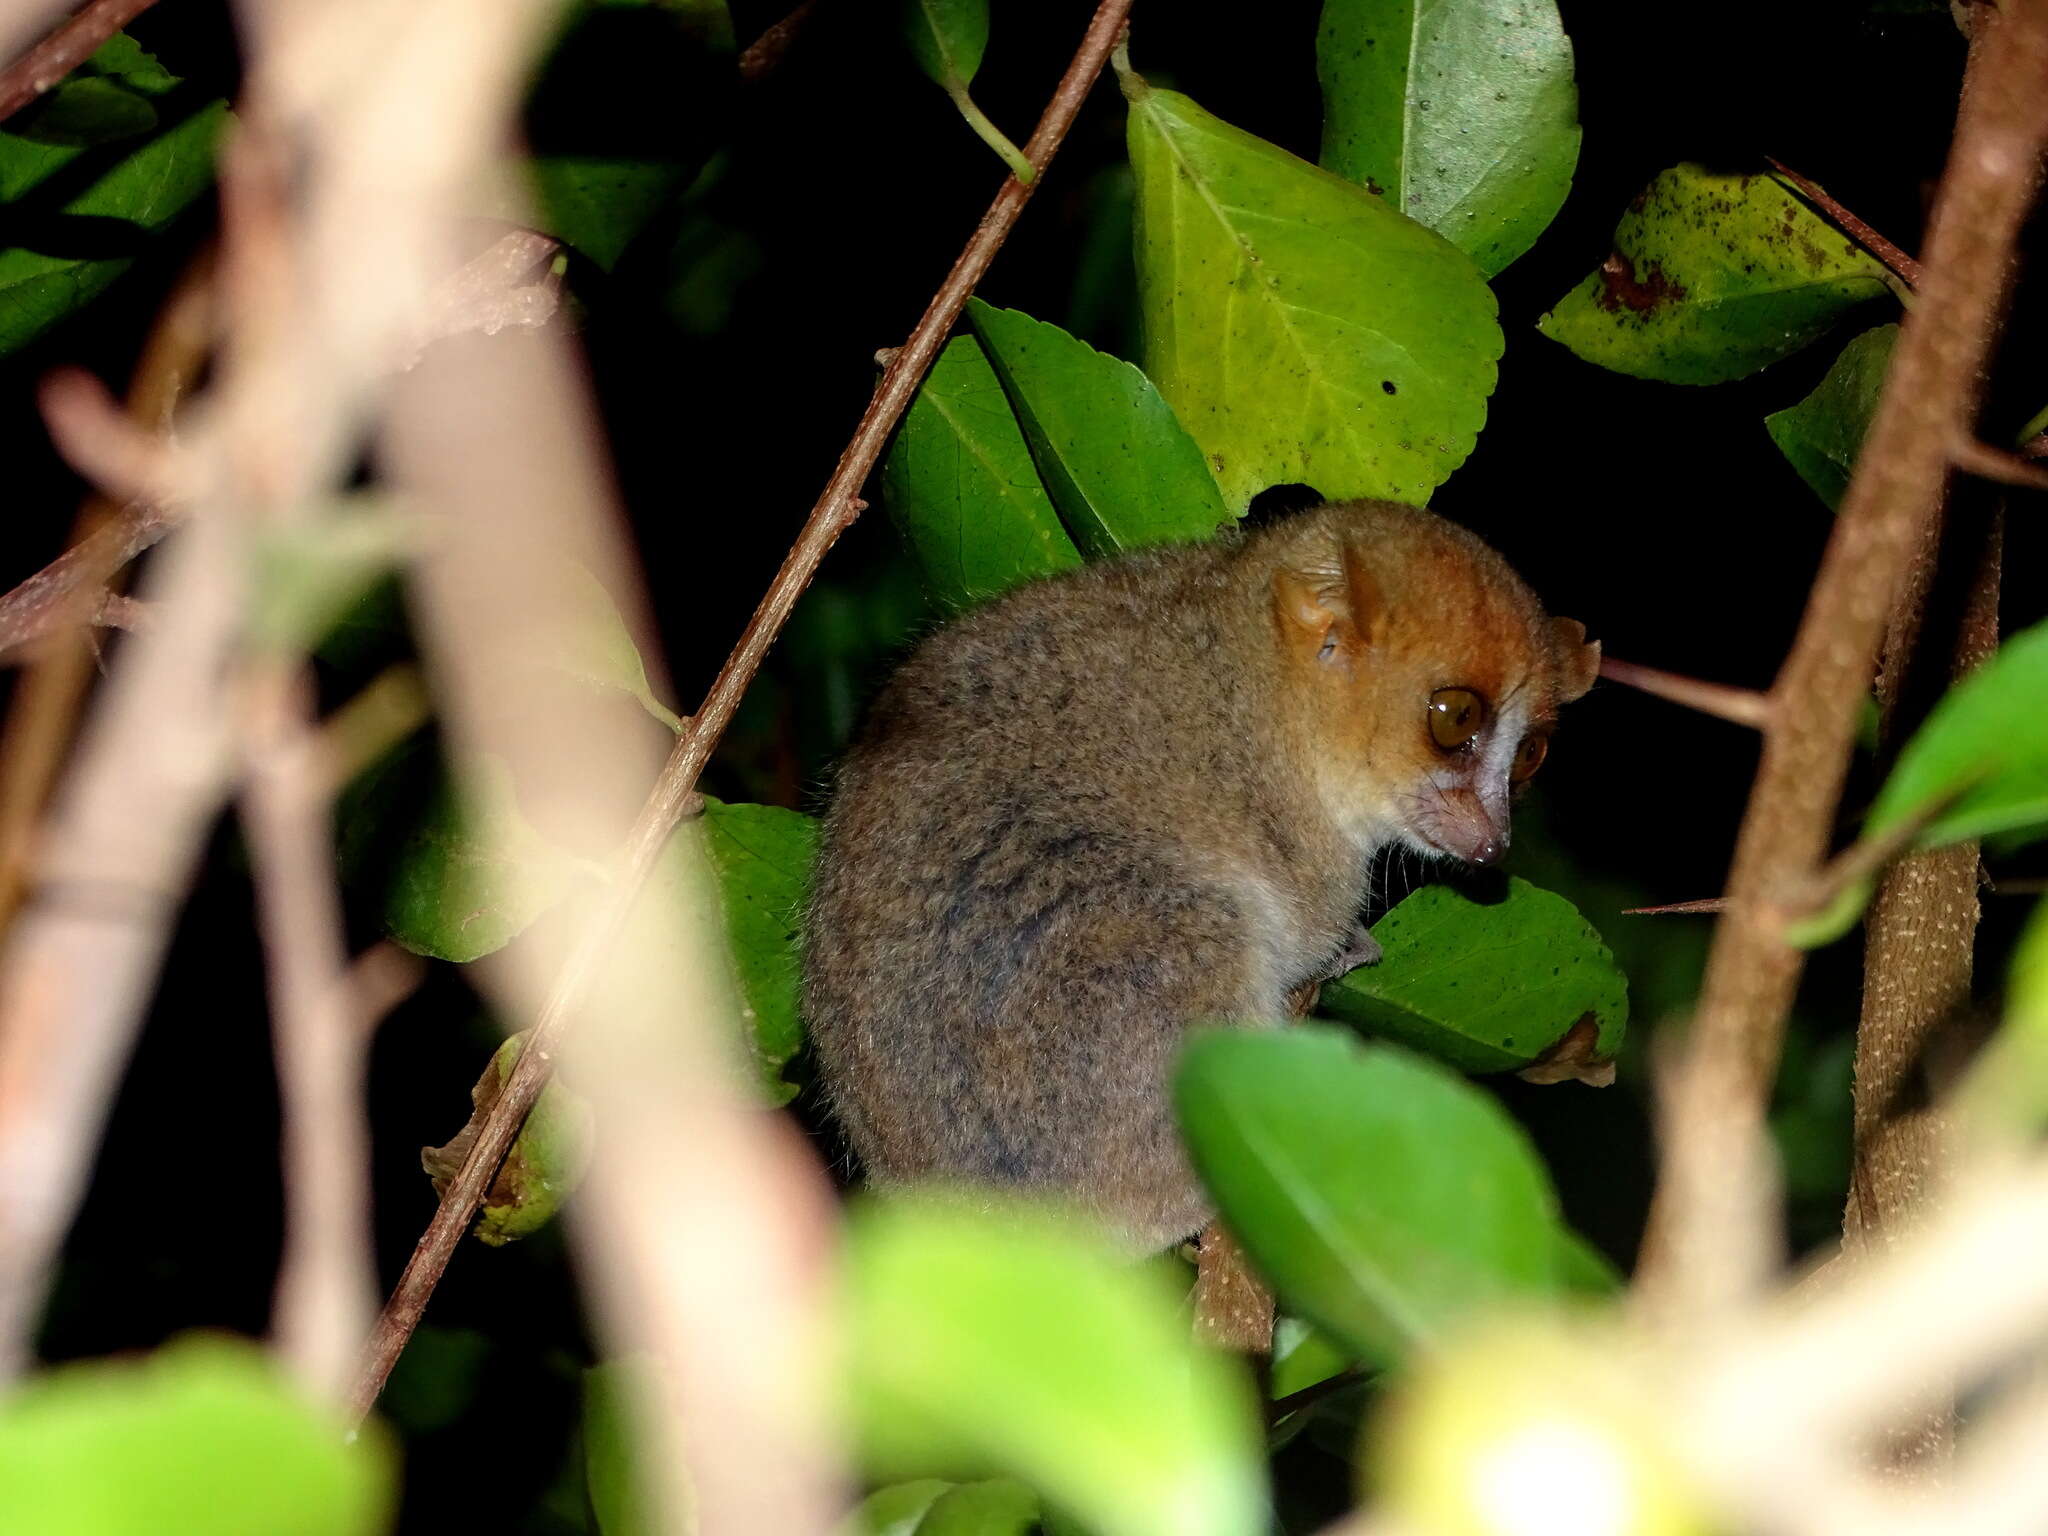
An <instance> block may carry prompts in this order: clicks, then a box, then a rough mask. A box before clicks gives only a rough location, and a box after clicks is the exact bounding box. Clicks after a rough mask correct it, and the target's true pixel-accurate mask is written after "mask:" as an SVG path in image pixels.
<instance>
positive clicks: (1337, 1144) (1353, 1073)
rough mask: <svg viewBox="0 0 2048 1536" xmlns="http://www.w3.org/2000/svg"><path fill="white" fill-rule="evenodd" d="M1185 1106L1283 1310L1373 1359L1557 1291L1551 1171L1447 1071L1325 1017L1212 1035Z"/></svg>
mask: <svg viewBox="0 0 2048 1536" xmlns="http://www.w3.org/2000/svg"><path fill="white" fill-rule="evenodd" d="M1174 1097H1175V1102H1176V1104H1177V1106H1178V1108H1179V1111H1180V1122H1181V1129H1182V1132H1183V1134H1184V1135H1185V1137H1186V1138H1187V1143H1188V1150H1189V1152H1190V1154H1191V1155H1192V1157H1193V1159H1194V1163H1195V1167H1196V1169H1197V1170H1198V1171H1199V1172H1200V1173H1201V1175H1202V1180H1203V1183H1204V1184H1206V1185H1207V1186H1208V1189H1209V1191H1210V1193H1211V1194H1212V1195H1214V1196H1215V1198H1216V1203H1217V1205H1218V1207H1219V1208H1220V1209H1221V1212H1222V1216H1223V1219H1224V1221H1225V1222H1226V1223H1227V1224H1228V1225H1229V1227H1230V1229H1231V1231H1233V1232H1235V1233H1236V1234H1237V1236H1238V1238H1239V1239H1240V1240H1241V1241H1242V1242H1243V1243H1244V1244H1245V1246H1246V1248H1247V1249H1248V1250H1249V1251H1250V1252H1251V1255H1252V1257H1253V1258H1254V1259H1255V1260H1256V1261H1257V1263H1258V1266H1259V1269H1260V1271H1261V1272H1262V1273H1263V1274H1264V1275H1265V1276H1266V1277H1267V1278H1268V1279H1269V1280H1271V1281H1272V1283H1273V1287H1274V1289H1275V1291H1276V1292H1278V1294H1279V1296H1280V1298H1281V1300H1282V1302H1283V1303H1284V1304H1285V1305H1286V1306H1287V1308H1288V1310H1289V1311H1292V1312H1297V1313H1299V1314H1300V1315H1301V1316H1303V1317H1305V1318H1307V1319H1308V1320H1309V1321H1311V1322H1313V1323H1315V1324H1316V1325H1317V1326H1318V1327H1321V1328H1324V1329H1326V1330H1328V1331H1329V1332H1330V1333H1331V1334H1332V1335H1334V1336H1335V1337H1336V1338H1337V1339H1339V1340H1340V1341H1342V1342H1343V1343H1344V1344H1346V1345H1348V1346H1350V1347H1351V1348H1352V1349H1354V1350H1356V1351H1357V1352H1358V1353H1359V1355H1360V1356H1361V1357H1362V1358H1363V1359H1365V1360H1366V1361H1368V1362H1371V1363H1374V1364H1385V1363H1387V1362H1389V1361H1391V1360H1393V1359H1395V1358H1397V1357H1398V1356H1399V1355H1401V1354H1402V1353H1403V1352H1404V1351H1406V1350H1407V1349H1408V1348H1410V1347H1411V1346H1413V1345H1416V1344H1419V1343H1427V1342H1429V1341H1431V1340H1434V1339H1437V1338H1438V1337H1440V1336H1441V1335H1442V1334H1443V1332H1444V1331H1445V1330H1446V1329H1447V1328H1448V1327H1450V1326H1451V1325H1452V1324H1454V1323H1455V1322H1456V1321H1457V1320H1458V1319H1459V1318H1460V1317H1462V1316H1464V1315H1465V1314H1467V1313H1470V1312H1472V1311H1474V1310H1475V1309H1479V1308H1483V1307H1487V1306H1492V1305H1497V1304H1500V1303H1504V1302H1507V1301H1509V1300H1511V1299H1513V1298H1515V1297H1517V1296H1527V1295H1531V1294H1537V1295H1542V1294H1549V1293H1552V1292H1554V1291H1555V1290H1556V1289H1557V1288H1558V1285H1559V1276H1558V1268H1559V1259H1560V1248H1561V1244H1560V1241H1559V1238H1558V1235H1557V1234H1558V1220H1557V1207H1556V1201H1555V1198H1554V1196H1553V1195H1552V1193H1551V1189H1550V1181H1549V1179H1548V1178H1547V1177H1546V1175H1545V1173H1544V1171H1543V1165H1542V1163H1541V1162H1540V1161H1539V1160H1538V1158H1537V1156H1536V1153H1535V1151H1534V1149H1533V1148H1531V1147H1530V1145H1529V1143H1528V1140H1527V1138H1526V1137H1525V1136H1524V1135H1523V1134H1522V1131H1521V1129H1520V1127H1518V1126H1517V1125H1516V1124H1515V1123H1514V1121H1513V1120H1511V1119H1510V1118H1509V1117H1508V1115H1507V1114H1506V1112H1505V1111H1503V1110H1502V1109H1501V1107H1500V1106H1499V1105H1498V1104H1497V1103H1495V1102H1494V1100H1493V1099H1492V1098H1491V1097H1489V1096H1488V1095H1487V1094H1485V1093H1483V1092H1481V1091H1480V1090H1479V1089H1477V1088H1475V1087H1473V1086H1472V1085H1471V1084H1470V1083H1468V1082H1466V1081H1464V1080H1463V1079H1462V1078H1460V1077H1458V1076H1456V1075H1455V1074H1454V1073H1452V1072H1450V1071H1449V1070H1448V1069H1446V1068H1443V1067H1440V1066H1437V1065H1436V1064H1434V1063H1432V1062H1429V1061H1425V1060H1423V1059H1422V1058H1420V1057H1417V1056H1412V1055H1410V1054H1409V1053H1408V1052H1406V1051H1403V1050H1400V1049H1398V1048H1395V1047H1392V1046H1384V1045H1365V1044H1362V1043H1360V1042H1359V1041H1358V1040H1357V1039H1355V1038H1354V1037H1352V1036H1350V1035H1348V1034H1346V1033H1344V1032H1342V1031H1340V1030H1333V1029H1323V1028H1317V1027H1314V1026H1310V1025H1302V1026H1298V1027H1296V1028H1292V1029H1286V1030H1254V1029H1230V1030H1204V1031H1200V1032H1197V1033H1196V1034H1195V1035H1194V1036H1193V1038H1192V1039H1191V1040H1190V1042H1189V1044H1188V1046H1187V1047H1186V1049H1185V1050H1184V1051H1183V1052H1182V1056H1181V1065H1180V1070H1179V1072H1178V1073H1177V1074H1176V1076H1175V1080H1174Z"/></svg>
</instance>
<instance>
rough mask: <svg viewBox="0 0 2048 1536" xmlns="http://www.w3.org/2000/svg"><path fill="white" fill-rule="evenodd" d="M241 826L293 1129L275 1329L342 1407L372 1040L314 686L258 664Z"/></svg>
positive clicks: (360, 1306)
mask: <svg viewBox="0 0 2048 1536" xmlns="http://www.w3.org/2000/svg"><path fill="white" fill-rule="evenodd" d="M249 671H250V676H249V677H248V679H247V689H246V691H247V693H248V701H247V708H246V711H245V715H246V719H245V722H244V745H243V764H244V769H245V774H246V777H245V781H244V789H243V793H242V825H243V827H244V829H245V830H246V832H247V834H248V841H249V862H250V868H251V873H252V875H253V878H254V880H255V885H256V909H257V918H258V926H259V928H260V929H261V932H262V937H263V957H264V970H265V974H266V976H267V978H268V984H269V985H268V991H269V997H270V1017H271V1030H272V1033H273V1036H274V1049H275V1052H276V1056H277V1084H278V1098H279V1104H280V1109H281V1113H282V1118H283V1127H284V1187H285V1241H284V1254H283V1257H282V1258H281V1260H280V1261H279V1265H278V1275H277V1296H276V1302H275V1305H274V1307H273V1316H272V1325H271V1326H272V1332H273V1333H274V1334H275V1335H276V1338H277V1343H278V1347H279V1349H280V1351H281V1352H282V1354H283V1356H284V1359H285V1361H286V1362H287V1363H288V1364H289V1365H290V1367H291V1369H292V1372H293V1374H294V1375H295V1376H296V1377H297V1378H298V1381H299V1384H300V1385H301V1387H303V1388H304V1389H305V1391H306V1392H307V1393H308V1395H309V1396H311V1397H313V1398H314V1399H315V1400H317V1401H339V1400H340V1399H341V1397H342V1395H343V1394H344V1393H345V1392H346V1391H347V1390H348V1385H349V1380H350V1367H351V1365H352V1363H353V1360H354V1357H355V1352H356V1350H357V1348H358V1347H359V1346H360V1344H361V1342H362V1337H363V1334H364V1332H365V1330H366V1329H367V1328H368V1325H369V1321H370V1316H371V1313H372V1311H373V1310H374V1309H375V1307H376V1299H377V1277H376V1272H375V1270H374V1269H373V1268H372V1267H371V1258H370V1256H371V1254H372V1252H373V1251H374V1248H373V1245H372V1243H371V1240H370V1172H369V1166H370V1128H369V1124H368V1122H367V1120H366V1118H365V1114H364V1110H363V1102H362V1099H363V1078H364V1072H365V1066H364V1052H365V1050H366V1049H367V1047H368V1043H369V1042H368V1036H367V1032H366V1031H365V1030H364V1028H363V1027H362V1021H361V1019H360V1018H359V1017H358V1016H357V1012H356V1005H357V1003H358V1001H359V999H360V997H361V995H362V994H361V992H360V991H359V989H358V987H357V985H356V984H355V978H354V976H353V974H352V972H351V970H350V967H349V961H348V952H347V950H346V948H345V947H344V941H343V932H344V929H343V921H342V912H341V890H340V887H339V885H338V883H337V880H336V876H335V870H334V841H333V837H332V834H331V833H330V831H329V825H328V822H329V816H330V814H331V808H330V801H329V797H328V784H329V775H328V773H327V771H326V758H325V754H324V753H323V752H322V750H321V737H320V733H319V731H318V729H317V728H316V727H315V725H314V723H313V718H312V689H311V679H310V678H309V677H307V676H306V675H305V674H304V671H303V669H302V668H301V667H299V666H297V665H295V664H292V663H290V662H279V661H263V662H257V663H254V664H252V666H251V667H250V669H249Z"/></svg>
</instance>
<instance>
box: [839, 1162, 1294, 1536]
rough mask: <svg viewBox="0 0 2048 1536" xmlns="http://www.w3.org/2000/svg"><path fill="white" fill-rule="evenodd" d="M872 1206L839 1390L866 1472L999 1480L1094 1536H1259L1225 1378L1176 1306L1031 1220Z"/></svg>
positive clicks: (1234, 1383)
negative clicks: (1025, 1488) (998, 1475)
mask: <svg viewBox="0 0 2048 1536" xmlns="http://www.w3.org/2000/svg"><path fill="white" fill-rule="evenodd" d="M977 1204H978V1205H981V1206H982V1207H983V1208H981V1209H972V1210H971V1209H969V1208H967V1207H966V1206H965V1205H961V1206H957V1207H956V1206H948V1205H942V1204H937V1203H926V1202H921V1201H920V1202H907V1203H896V1204H887V1205H870V1206H868V1207H867V1208H865V1209H863V1210H861V1211H859V1212H858V1213H857V1214H856V1215H855V1217H854V1219H853V1221H852V1223H851V1226H850V1230H849V1232H848V1237H847V1244H846V1253H845V1274H846V1283H847V1317H846V1321H845V1334H846V1341H847V1356H846V1364H847V1373H848V1374H847V1383H848V1389H849V1408H850V1411H851V1422H852V1424H853V1427H854V1430H855V1432H856V1436H857V1439H858V1441H859V1443H860V1446H861V1449H862V1453H863V1456H864V1459H865V1461H866V1463H867V1465H868V1466H869V1468H870V1469H871V1470H873V1471H875V1472H877V1473H879V1474H880V1475H882V1476H885V1477H912V1476H931V1475H935V1474H936V1475H953V1474H959V1473H971V1472H985V1471H999V1472H1003V1473H1007V1474H1010V1475H1013V1476H1015V1477H1018V1478H1021V1479H1023V1480H1024V1481H1025V1482H1026V1483H1028V1484H1030V1485H1031V1486H1032V1487H1034V1488H1035V1489H1037V1490H1038V1491H1039V1492H1040V1493H1042V1494H1043V1495H1044V1496H1045V1497H1046V1498H1048V1499H1049V1500H1052V1501H1053V1502H1055V1503H1057V1504H1059V1505H1060V1506H1062V1507H1063V1508H1065V1509H1067V1510H1070V1511H1072V1513H1073V1514H1074V1515H1075V1516H1076V1517H1077V1518H1078V1519H1079V1520H1080V1521H1081V1522H1082V1523H1083V1524H1084V1525H1085V1526H1087V1527H1088V1528H1089V1529H1090V1530H1091V1531H1093V1532H1095V1533H1097V1536H1251V1533H1253V1532H1258V1531H1263V1530H1264V1529H1265V1528H1266V1520H1265V1514H1264V1505H1265V1495H1264V1489H1263V1487H1262V1480H1261V1461H1260V1455H1259V1433H1258V1423H1257V1418H1256V1415H1255V1414H1254V1412H1253V1408H1252V1394H1251V1392H1250V1388H1249V1384H1248V1383H1247V1382H1246V1381H1245V1379H1244V1377H1243V1374H1242V1372H1241V1370H1240V1369H1239V1367H1238V1366H1237V1365H1236V1363H1235V1362H1233V1361H1229V1360H1226V1359H1224V1358H1223V1357H1221V1356H1218V1355H1215V1354H1211V1353H1209V1352H1207V1351H1204V1350H1200V1349H1198V1348H1196V1346H1195V1345H1194V1343H1193V1340H1192V1339H1191V1338H1190V1336H1189V1332H1188V1327H1187V1320H1186V1318H1185V1316H1184V1314H1183V1311H1182V1305H1181V1301H1180V1298H1179V1297H1178V1295H1177V1294H1176V1293H1175V1292H1174V1291H1173V1290H1172V1289H1171V1288H1170V1287H1168V1286H1166V1285H1164V1284H1162V1283H1161V1282H1160V1277H1159V1276H1158V1275H1157V1274H1155V1273H1152V1272H1149V1271H1144V1270H1139V1269H1135V1268H1133V1267H1131V1266H1130V1265H1129V1264H1127V1263H1124V1262H1120V1261H1119V1260H1117V1259H1116V1258H1114V1257H1111V1256H1110V1255H1108V1254H1107V1253H1105V1252H1101V1251H1099V1250H1097V1249H1096V1248H1095V1247H1094V1246H1093V1245H1092V1244H1091V1243H1089V1242H1087V1241H1086V1240H1084V1239H1083V1238H1082V1236H1081V1235H1080V1234H1079V1233H1078V1232H1077V1231H1074V1230H1072V1229H1069V1228H1067V1227H1065V1226H1063V1225H1060V1224H1056V1223H1054V1222H1052V1221H1051V1220H1049V1219H1047V1218H1044V1217H1040V1216H1035V1215H1034V1214H1033V1213H1031V1212H1030V1211H1029V1210H1028V1209H1022V1208H1015V1207H1008V1206H1006V1207H1004V1208H1002V1209H988V1208H986V1202H977Z"/></svg>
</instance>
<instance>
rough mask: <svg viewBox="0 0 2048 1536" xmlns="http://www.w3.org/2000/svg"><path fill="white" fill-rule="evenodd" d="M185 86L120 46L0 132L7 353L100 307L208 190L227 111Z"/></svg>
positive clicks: (113, 43)
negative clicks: (186, 96)
mask: <svg viewBox="0 0 2048 1536" xmlns="http://www.w3.org/2000/svg"><path fill="white" fill-rule="evenodd" d="M178 85H179V81H178V79H177V78H176V77H175V76H173V75H171V74H169V73H168V72H166V71H165V70H164V69H163V67H162V66H161V65H159V64H158V63H157V61H156V59H155V58H153V57H152V56H151V55H149V54H147V53H144V52H143V51H142V50H141V49H140V48H138V47H136V46H135V44H134V42H133V41H131V40H130V39H129V38H127V37H125V36H117V37H115V38H113V39H111V40H110V41H108V42H107V43H105V44H104V45H102V46H101V48H100V49H99V51H98V52H97V53H95V54H94V55H93V56H92V58H91V59H89V60H88V61H87V62H86V63H85V64H83V65H81V66H80V68H79V70H78V72H77V73H75V74H74V75H73V76H72V77H71V78H70V79H69V80H67V81H65V82H64V83H63V84H61V85H59V86H58V87H57V88H56V89H55V90H53V91H52V92H51V93H50V94H49V95H48V96H47V97H45V98H44V99H43V100H42V101H41V102H39V103H37V104H36V105H35V106H34V107H31V108H30V109H28V110H27V111H24V112H23V113H22V114H21V115H20V116H18V117H16V118H15V119H13V120H12V121H10V122H9V123H8V125H7V128H6V129H5V131H0V208H4V209H5V212H6V227H7V231H8V233H7V239H8V244H7V245H6V246H5V247H4V248H0V353H5V352H10V351H13V350H14V349H16V348H18V347H21V346H23V345H25V344H27V343H28V342H30V341H32V340H34V339H35V338H36V337H38V336H40V335H42V334H43V332H45V331H47V330H48V329H49V328H50V327H51V326H53V325H55V324H56V323H57V322H58V321H59V320H62V319H63V318H64V317H65V316H66V315H69V314H71V313H72V312H73V311H74V310H77V309H80V308H82V307H83V306H84V305H86V304H87V303H89V302H91V301H92V300H93V299H94V298H96V297H98V296H99V294H100V293H102V292H104V291H105V290H106V288H107V287H108V286H109V285H110V284H111V283H113V281H114V280H115V279H116V278H118V277H119V276H120V275H121V274H122V273H123V272H125V271H127V270H128V268H129V266H130V265H131V264H132V263H133V262H134V259H135V257H136V255H137V254H138V253H140V251H141V250H142V249H143V248H144V246H145V245H146V244H147V241H148V237H149V235H151V234H152V233H154V232H155V231H157V230H159V229H162V228H163V227H164V226H165V225H167V224H169V223H170V221H171V220H172V219H174V218H176V217H177V216H178V215H179V214H180V213H182V212H183V211H184V210H185V209H186V208H187V207H189V206H190V205H191V203H192V202H193V201H194V200H195V199H196V198H197V197H198V196H199V195H200V194H201V193H202V192H204V191H205V190H206V189H207V187H208V186H209V185H210V184H211V183H212V181H213V153H214V146H215V144H216V142H217V141H218V140H219V137H220V134H221V130H222V128H223V126H224V125H225V124H226V122H227V120H228V111H227V104H226V103H225V102H219V101H216V102H211V103H207V104H200V103H197V102H191V103H181V100H180V94H179V92H178V90H177V87H178Z"/></svg>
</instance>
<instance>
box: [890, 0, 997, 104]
mask: <svg viewBox="0 0 2048 1536" xmlns="http://www.w3.org/2000/svg"><path fill="white" fill-rule="evenodd" d="M903 35H904V36H905V37H906V38H908V39H909V41H910V52H911V55H912V57H914V58H915V59H916V60H917V67H918V68H919V69H921V70H923V71H924V72H925V73H926V74H927V75H930V76H931V77H932V79H933V80H934V81H936V82H937V83H938V84H939V85H940V86H942V87H943V88H944V89H946V90H947V91H949V92H950V91H954V90H965V89H966V88H967V87H968V86H970V85H972V84H973V83H974V74H975V71H976V70H978V69H980V68H981V56H982V55H983V54H984V53H986V52H987V51H988V0H906V3H905V5H904V7H903Z"/></svg>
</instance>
